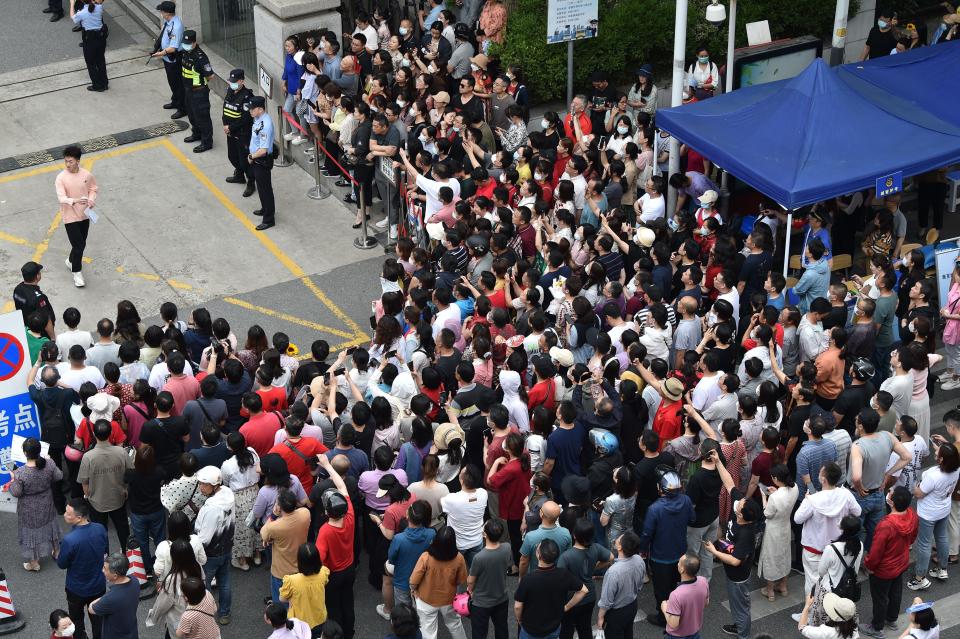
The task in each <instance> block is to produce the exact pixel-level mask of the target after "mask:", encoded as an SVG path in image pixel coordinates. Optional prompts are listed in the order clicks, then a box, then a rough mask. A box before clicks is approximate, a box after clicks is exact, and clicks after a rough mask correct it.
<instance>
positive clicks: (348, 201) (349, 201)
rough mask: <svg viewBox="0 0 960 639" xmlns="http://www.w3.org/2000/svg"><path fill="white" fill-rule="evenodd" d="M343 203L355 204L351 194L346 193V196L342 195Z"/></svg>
mask: <svg viewBox="0 0 960 639" xmlns="http://www.w3.org/2000/svg"><path fill="white" fill-rule="evenodd" d="M343 201H344V202H346V203H347V204H350V203H351V202H356V200H354V199H353V193H347V194H346V195H344V196H343Z"/></svg>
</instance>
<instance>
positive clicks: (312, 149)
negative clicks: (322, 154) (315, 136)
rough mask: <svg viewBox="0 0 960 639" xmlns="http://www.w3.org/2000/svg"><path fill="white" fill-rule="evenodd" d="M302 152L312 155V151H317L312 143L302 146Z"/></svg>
mask: <svg viewBox="0 0 960 639" xmlns="http://www.w3.org/2000/svg"><path fill="white" fill-rule="evenodd" d="M303 152H304V153H306V154H307V155H313V154H314V153H316V152H317V150H316V149H315V148H313V145H312V144H311V145H310V146H305V147H303Z"/></svg>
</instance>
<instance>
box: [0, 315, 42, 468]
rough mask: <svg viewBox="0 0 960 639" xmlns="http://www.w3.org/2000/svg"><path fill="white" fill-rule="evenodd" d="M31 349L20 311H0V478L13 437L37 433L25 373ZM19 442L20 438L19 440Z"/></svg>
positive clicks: (35, 434) (7, 459)
mask: <svg viewBox="0 0 960 639" xmlns="http://www.w3.org/2000/svg"><path fill="white" fill-rule="evenodd" d="M31 366H32V365H31V363H30V350H29V348H28V347H27V332H26V330H24V328H23V314H21V313H20V311H13V312H12V313H7V314H5V315H0V481H2V482H6V481H7V479H9V475H8V474H7V473H6V471H4V470H3V469H4V468H6V467H7V465H8V464H9V463H10V461H11V458H12V456H13V454H12V450H11V446H12V444H13V437H14V436H15V435H20V436H21V437H39V436H40V422H39V419H38V418H37V409H36V407H35V406H34V405H33V401H31V399H30V393H29V392H28V390H27V388H28V386H27V384H28V382H27V377H28V374H29V373H30V368H31ZM21 444H22V441H21Z"/></svg>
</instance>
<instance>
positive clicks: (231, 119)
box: [223, 69, 256, 197]
mask: <svg viewBox="0 0 960 639" xmlns="http://www.w3.org/2000/svg"><path fill="white" fill-rule="evenodd" d="M227 84H228V85H229V88H228V89H227V94H226V95H225V96H224V98H223V132H224V133H225V134H226V136H227V157H228V158H229V159H230V164H232V165H233V175H231V176H230V177H228V178H227V182H230V183H231V184H243V183H244V182H246V183H247V188H246V189H245V190H244V191H243V197H250V196H251V195H253V192H254V191H255V190H256V183H255V182H254V179H253V171H251V170H250V163H249V162H248V161H247V149H248V147H249V145H250V129H252V128H253V116H251V115H250V100H251V99H253V91H251V90H250V89H248V88H247V87H246V86H244V73H243V69H234V70H233V71H231V72H230V77H229V79H228V80H227Z"/></svg>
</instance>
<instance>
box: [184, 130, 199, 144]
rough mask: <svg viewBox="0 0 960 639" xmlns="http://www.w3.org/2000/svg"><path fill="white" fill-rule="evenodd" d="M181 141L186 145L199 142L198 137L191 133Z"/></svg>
mask: <svg viewBox="0 0 960 639" xmlns="http://www.w3.org/2000/svg"><path fill="white" fill-rule="evenodd" d="M183 141H184V142H186V143H187V144H190V143H191V142H199V141H200V136H199V135H196V134H193V133H191V134H190V135H188V136H187V137H185V138H183Z"/></svg>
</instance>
